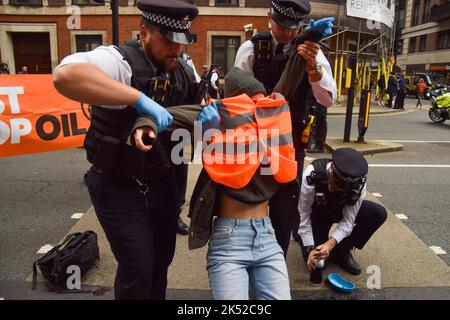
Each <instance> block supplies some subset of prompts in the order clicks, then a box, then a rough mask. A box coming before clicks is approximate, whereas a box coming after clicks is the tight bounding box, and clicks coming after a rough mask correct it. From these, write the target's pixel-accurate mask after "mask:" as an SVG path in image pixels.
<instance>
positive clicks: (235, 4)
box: [216, 0, 239, 7]
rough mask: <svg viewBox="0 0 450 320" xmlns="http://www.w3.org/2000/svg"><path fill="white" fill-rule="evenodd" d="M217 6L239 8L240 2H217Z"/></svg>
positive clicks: (234, 0) (222, 0)
mask: <svg viewBox="0 0 450 320" xmlns="http://www.w3.org/2000/svg"><path fill="white" fill-rule="evenodd" d="M216 6H222V7H226V6H230V7H238V6H239V0H216Z"/></svg>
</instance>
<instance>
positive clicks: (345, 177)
mask: <svg viewBox="0 0 450 320" xmlns="http://www.w3.org/2000/svg"><path fill="white" fill-rule="evenodd" d="M331 161H332V163H333V169H334V171H333V172H334V173H335V175H334V176H335V182H336V184H337V185H338V187H339V188H341V189H344V190H357V189H361V188H362V187H363V186H364V183H365V182H366V176H367V172H368V171H369V165H368V164H367V161H366V159H365V158H364V157H363V156H362V154H361V153H359V152H358V151H356V150H355V149H352V148H340V149H336V150H335V151H334V152H333V156H332V158H331Z"/></svg>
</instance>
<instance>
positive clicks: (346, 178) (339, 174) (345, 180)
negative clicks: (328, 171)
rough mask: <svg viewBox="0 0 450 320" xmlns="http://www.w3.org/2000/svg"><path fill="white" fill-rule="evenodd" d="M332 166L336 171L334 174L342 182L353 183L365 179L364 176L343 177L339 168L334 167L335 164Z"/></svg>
mask: <svg viewBox="0 0 450 320" xmlns="http://www.w3.org/2000/svg"><path fill="white" fill-rule="evenodd" d="M333 168H334V172H335V173H336V176H337V177H338V178H339V179H340V180H342V181H344V182H348V183H355V182H358V181H365V177H357V178H351V177H345V176H344V175H342V173H340V172H339V170H338V169H337V168H336V166H334V165H333Z"/></svg>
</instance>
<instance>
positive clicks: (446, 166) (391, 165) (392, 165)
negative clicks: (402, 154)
mask: <svg viewBox="0 0 450 320" xmlns="http://www.w3.org/2000/svg"><path fill="white" fill-rule="evenodd" d="M369 167H371V168H450V165H449V164H396V163H393V164H387V163H371V164H369Z"/></svg>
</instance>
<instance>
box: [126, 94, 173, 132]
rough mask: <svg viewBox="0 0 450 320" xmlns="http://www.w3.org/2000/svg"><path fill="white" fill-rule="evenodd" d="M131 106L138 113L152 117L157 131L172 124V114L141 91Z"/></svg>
mask: <svg viewBox="0 0 450 320" xmlns="http://www.w3.org/2000/svg"><path fill="white" fill-rule="evenodd" d="M132 107H133V108H135V109H136V111H137V112H139V113H140V114H144V115H146V116H150V117H152V118H153V119H154V120H155V121H156V125H157V126H158V133H159V132H162V131H164V130H166V128H167V127H168V126H170V125H171V124H172V121H173V117H172V115H171V114H170V113H169V112H167V110H166V109H165V108H164V107H162V106H160V105H159V104H158V103H157V102H155V101H153V100H152V99H150V98H149V97H147V96H146V95H145V94H143V93H141V96H140V97H139V99H137V101H136V102H135V103H134V104H133V105H132Z"/></svg>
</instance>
